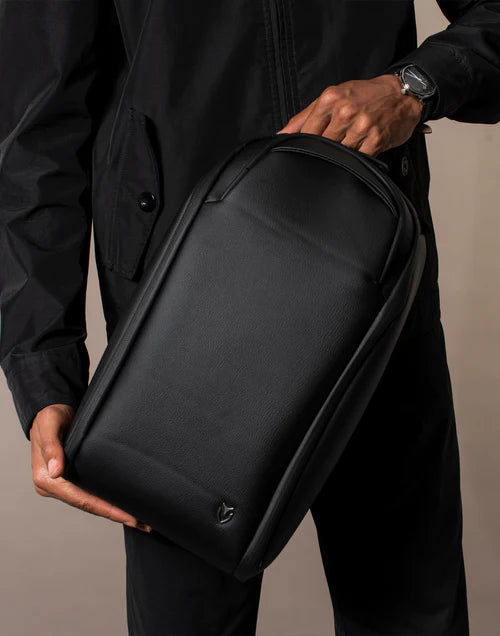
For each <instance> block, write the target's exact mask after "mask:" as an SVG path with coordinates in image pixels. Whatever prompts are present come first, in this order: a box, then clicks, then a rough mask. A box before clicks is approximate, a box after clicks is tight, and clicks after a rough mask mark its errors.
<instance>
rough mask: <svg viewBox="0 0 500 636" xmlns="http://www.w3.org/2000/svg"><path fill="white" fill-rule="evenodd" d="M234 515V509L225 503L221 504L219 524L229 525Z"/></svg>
mask: <svg viewBox="0 0 500 636" xmlns="http://www.w3.org/2000/svg"><path fill="white" fill-rule="evenodd" d="M233 515H234V508H233V507H232V506H228V505H227V504H226V502H225V501H223V502H222V503H221V505H220V506H219V509H218V511H217V519H218V520H219V523H227V522H228V521H229V520H230V519H231V518H232V517H233Z"/></svg>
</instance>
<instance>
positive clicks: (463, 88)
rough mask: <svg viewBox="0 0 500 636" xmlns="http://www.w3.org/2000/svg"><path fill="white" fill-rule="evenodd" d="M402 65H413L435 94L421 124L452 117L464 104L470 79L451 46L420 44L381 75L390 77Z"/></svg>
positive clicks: (426, 42)
mask: <svg viewBox="0 0 500 636" xmlns="http://www.w3.org/2000/svg"><path fill="white" fill-rule="evenodd" d="M406 64H415V66H418V67H419V68H421V69H422V71H424V73H426V75H428V76H429V78H430V79H431V80H432V82H433V83H434V85H435V86H436V92H435V94H434V96H433V99H432V100H431V102H430V104H429V107H428V108H427V109H426V112H425V120H429V119H441V117H448V116H449V115H452V114H453V113H454V112H455V111H456V110H457V109H458V108H460V106H462V104H464V103H466V102H467V101H468V100H469V98H470V96H471V94H472V92H473V88H474V78H473V75H472V71H471V70H470V68H469V65H468V64H467V62H466V61H465V60H464V59H463V58H462V57H460V54H459V53H458V52H457V51H456V49H454V48H453V47H451V46H448V45H447V44H442V43H438V42H430V41H428V40H424V42H422V44H421V45H420V46H419V47H418V48H416V49H414V50H413V51H411V52H410V53H408V54H407V55H406V56H405V57H403V58H401V59H400V60H398V61H397V62H394V63H393V64H391V65H390V66H388V67H387V68H386V69H385V70H384V71H383V72H382V74H384V73H394V72H395V71H398V70H399V69H400V68H401V67H402V66H406Z"/></svg>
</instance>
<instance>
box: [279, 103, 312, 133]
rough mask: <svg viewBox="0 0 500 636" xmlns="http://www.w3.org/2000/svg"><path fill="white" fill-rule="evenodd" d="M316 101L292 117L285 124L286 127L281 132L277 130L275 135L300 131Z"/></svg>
mask: <svg viewBox="0 0 500 636" xmlns="http://www.w3.org/2000/svg"><path fill="white" fill-rule="evenodd" d="M317 101H318V100H317V99H315V100H314V101H313V102H311V103H310V104H309V106H307V107H306V108H304V110H301V111H300V112H299V113H297V114H296V115H294V116H293V117H292V118H291V119H290V121H289V122H288V123H287V124H286V126H284V127H283V128H282V129H281V130H278V132H277V133H276V134H278V135H279V134H281V133H289V134H290V133H296V132H299V131H300V130H301V128H302V126H303V125H304V122H305V121H306V119H307V118H308V117H309V114H310V113H311V112H312V110H313V109H314V106H315V104H316V102H317Z"/></svg>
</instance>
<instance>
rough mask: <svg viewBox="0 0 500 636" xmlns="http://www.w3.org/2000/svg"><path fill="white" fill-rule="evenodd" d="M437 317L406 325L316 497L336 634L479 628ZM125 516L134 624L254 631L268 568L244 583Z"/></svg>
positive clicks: (165, 634)
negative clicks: (471, 617) (474, 624)
mask: <svg viewBox="0 0 500 636" xmlns="http://www.w3.org/2000/svg"><path fill="white" fill-rule="evenodd" d="M431 318H432V319H430V320H429V319H426V323H425V327H417V329H415V328H412V329H411V330H408V329H407V328H406V325H405V329H404V330H403V333H402V335H401V338H400V339H399V341H398V344H397V346H396V349H395V350H394V353H393V355H392V356H391V359H390V362H389V365H388V367H387V369H386V371H385V372H384V376H383V378H382V381H381V382H380V384H379V386H378V387H377V391H376V393H375V395H374V396H373V398H372V400H371V402H370V404H369V406H368V408H367V410H366V411H365V414H364V416H363V418H362V420H361V422H360V424H359V425H358V427H357V429H356V431H355V433H354V435H353V436H352V438H351V439H350V441H349V443H348V445H347V447H346V449H345V452H344V453H343V454H342V456H341V458H340V461H339V462H338V463H337V464H336V466H335V468H334V469H333V471H332V473H331V475H330V477H329V479H328V481H327V482H326V483H325V485H324V487H323V488H322V490H321V492H320V494H319V496H318V497H317V499H316V500H315V501H314V504H313V506H312V507H311V514H312V516H313V519H314V522H315V524H316V529H317V536H318V540H319V547H320V551H321V556H322V559H323V566H324V570H325V574H326V578H327V581H328V586H329V590H330V594H331V601H332V605H333V608H334V616H335V629H336V634H337V636H468V634H469V627H468V610H467V598H466V582H465V573H464V559H463V553H462V507H461V492H460V466H459V452H458V442H457V432H456V424H455V414H454V407H453V398H452V388H451V384H450V376H449V370H448V364H447V356H446V348H445V339H444V333H443V328H442V324H441V319H440V313H439V314H437V315H435V316H433V317H431ZM414 323H415V321H414ZM123 528H124V538H125V548H126V590H127V618H128V626H129V635H130V636H253V635H254V634H255V629H256V623H257V612H258V605H259V598H260V591H261V583H262V576H263V575H265V572H264V573H261V574H260V575H258V576H256V577H254V578H252V579H250V580H249V581H246V582H245V583H242V582H240V581H238V580H237V579H235V578H234V577H232V576H231V575H227V574H224V573H222V572H220V571H218V570H216V569H214V568H213V567H212V566H210V565H208V564H207V563H205V562H203V561H201V560H200V559H199V558H198V557H196V556H194V555H192V554H191V553H189V552H187V551H185V550H184V549H182V548H180V547H178V546H176V545H175V544H174V543H172V542H170V541H168V540H166V539H164V538H162V537H161V536H160V535H159V534H158V533H156V532H155V531H154V530H153V531H152V532H151V533H150V534H147V533H144V532H141V531H140V530H137V529H135V528H130V527H128V526H123ZM278 559H279V557H278ZM262 636H272V635H271V634H269V635H268V634H265V635H262ZM308 636H315V634H314V629H311V632H310V634H308Z"/></svg>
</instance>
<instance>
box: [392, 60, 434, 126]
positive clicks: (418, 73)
mask: <svg viewBox="0 0 500 636" xmlns="http://www.w3.org/2000/svg"><path fill="white" fill-rule="evenodd" d="M394 75H396V77H397V78H398V79H399V81H400V83H401V92H402V93H403V95H413V96H414V97H416V98H417V99H418V100H419V101H420V102H421V103H422V106H423V108H422V114H421V116H420V121H421V122H424V121H426V120H427V118H428V115H429V114H430V112H431V108H432V105H433V103H434V98H435V96H436V92H437V87H436V85H435V84H434V82H433V81H432V80H431V78H430V77H429V76H428V75H427V74H426V73H424V71H423V70H422V69H420V68H419V67H418V66H415V64H407V65H406V66H403V67H402V68H400V69H399V70H398V71H396V72H395V73H394Z"/></svg>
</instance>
